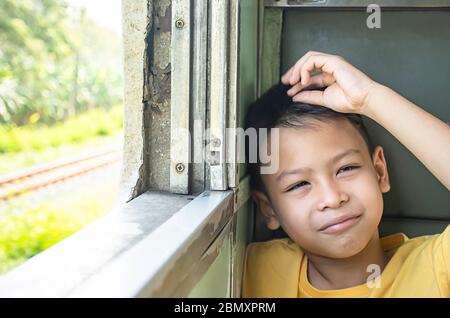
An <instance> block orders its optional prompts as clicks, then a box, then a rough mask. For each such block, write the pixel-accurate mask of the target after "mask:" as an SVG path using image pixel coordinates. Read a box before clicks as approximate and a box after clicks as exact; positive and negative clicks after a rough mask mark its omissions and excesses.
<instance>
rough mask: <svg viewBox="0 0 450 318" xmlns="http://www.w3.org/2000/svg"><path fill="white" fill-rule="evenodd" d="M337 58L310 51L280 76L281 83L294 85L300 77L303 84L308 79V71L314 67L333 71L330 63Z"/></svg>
mask: <svg viewBox="0 0 450 318" xmlns="http://www.w3.org/2000/svg"><path fill="white" fill-rule="evenodd" d="M338 59H339V57H338V56H335V55H331V54H326V53H322V52H316V51H310V52H308V53H306V54H305V55H303V56H302V57H301V58H300V59H299V60H298V61H297V63H295V65H294V66H292V67H291V68H290V69H289V70H288V71H287V72H286V73H285V74H284V75H283V76H282V78H281V81H282V83H283V84H285V85H287V84H290V85H295V84H297V83H298V82H299V81H300V79H301V81H302V84H303V85H305V83H307V82H308V81H309V77H310V74H309V73H310V72H311V71H312V70H314V69H319V70H321V71H325V72H328V73H330V74H332V73H333V70H332V66H330V65H331V64H335V63H334V61H337V60H338ZM323 68H325V69H323Z"/></svg>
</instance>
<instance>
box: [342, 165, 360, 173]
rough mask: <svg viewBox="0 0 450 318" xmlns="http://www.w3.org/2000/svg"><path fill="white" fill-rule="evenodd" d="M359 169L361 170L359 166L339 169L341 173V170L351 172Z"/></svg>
mask: <svg viewBox="0 0 450 318" xmlns="http://www.w3.org/2000/svg"><path fill="white" fill-rule="evenodd" d="M358 168H359V167H358V166H347V167H343V168H341V169H339V170H338V172H339V171H341V170H343V171H351V170H355V169H358ZM345 169H347V170H345Z"/></svg>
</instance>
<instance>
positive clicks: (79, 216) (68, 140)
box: [0, 106, 122, 275]
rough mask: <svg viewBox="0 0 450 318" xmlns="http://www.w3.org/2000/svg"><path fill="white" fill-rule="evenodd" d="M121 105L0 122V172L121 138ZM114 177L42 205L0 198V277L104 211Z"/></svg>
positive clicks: (115, 184)
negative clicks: (40, 121)
mask: <svg viewBox="0 0 450 318" xmlns="http://www.w3.org/2000/svg"><path fill="white" fill-rule="evenodd" d="M121 130H122V108H121V107H119V106H116V107H114V108H112V110H110V111H108V112H107V111H104V110H100V109H95V110H91V111H89V112H87V113H84V114H80V115H77V116H74V117H72V118H70V119H69V120H67V121H66V122H63V123H59V124H56V125H53V126H49V127H47V126H40V125H32V126H24V127H15V126H11V125H0V174H4V173H7V172H11V171H14V170H17V169H20V168H23V167H26V166H32V165H35V164H38V163H42V162H45V161H49V160H54V159H58V158H60V157H66V156H70V155H71V154H75V153H77V152H80V151H81V150H83V149H86V148H95V147H100V146H105V145H106V144H107V143H115V144H117V141H118V139H119V138H121V134H120V133H121ZM116 177H117V176H113V175H111V176H109V177H108V178H107V180H102V183H101V185H99V186H97V187H94V186H93V185H89V187H83V188H84V189H83V188H80V189H76V190H74V191H71V192H70V194H67V195H59V196H57V197H56V198H54V199H51V200H47V201H46V202H42V203H37V204H36V203H35V204H29V203H26V202H25V201H24V200H22V199H21V198H20V197H19V198H18V199H15V200H13V201H8V202H7V203H4V202H3V203H2V202H0V275H1V274H2V273H5V272H7V271H9V270H11V269H12V268H14V267H16V266H18V265H19V264H21V263H23V262H24V261H26V260H27V259H29V258H30V257H32V256H34V255H36V254H38V253H40V252H42V251H43V250H45V249H47V248H49V247H50V246H52V245H54V244H55V243H57V242H59V241H61V240H63V239H64V238H66V237H68V236H69V235H71V234H73V233H75V232H77V231H78V230H80V229H81V228H83V227H84V226H85V225H87V224H89V223H92V222H93V221H94V220H96V219H98V218H100V217H101V216H103V215H105V214H106V213H107V212H108V211H109V210H110V209H111V207H112V201H113V200H111V198H114V197H115V196H116V193H117V188H118V178H116Z"/></svg>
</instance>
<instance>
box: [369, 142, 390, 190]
mask: <svg viewBox="0 0 450 318" xmlns="http://www.w3.org/2000/svg"><path fill="white" fill-rule="evenodd" d="M372 161H373V165H374V168H375V172H376V174H377V179H378V185H379V187H380V189H381V192H382V193H387V192H389V190H391V183H390V182H389V173H388V169H387V163H386V158H385V157H384V150H383V147H381V146H376V147H375V149H374V152H373V155H372Z"/></svg>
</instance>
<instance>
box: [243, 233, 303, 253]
mask: <svg viewBox="0 0 450 318" xmlns="http://www.w3.org/2000/svg"><path fill="white" fill-rule="evenodd" d="M299 252H300V253H301V249H300V247H299V246H298V245H297V244H296V243H295V242H294V241H292V240H291V239H290V238H288V237H286V238H277V239H271V240H269V241H262V242H252V243H250V244H248V245H247V254H249V253H251V254H253V256H256V255H258V256H261V257H272V256H273V255H274V253H275V254H279V253H289V254H298V253H299Z"/></svg>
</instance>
